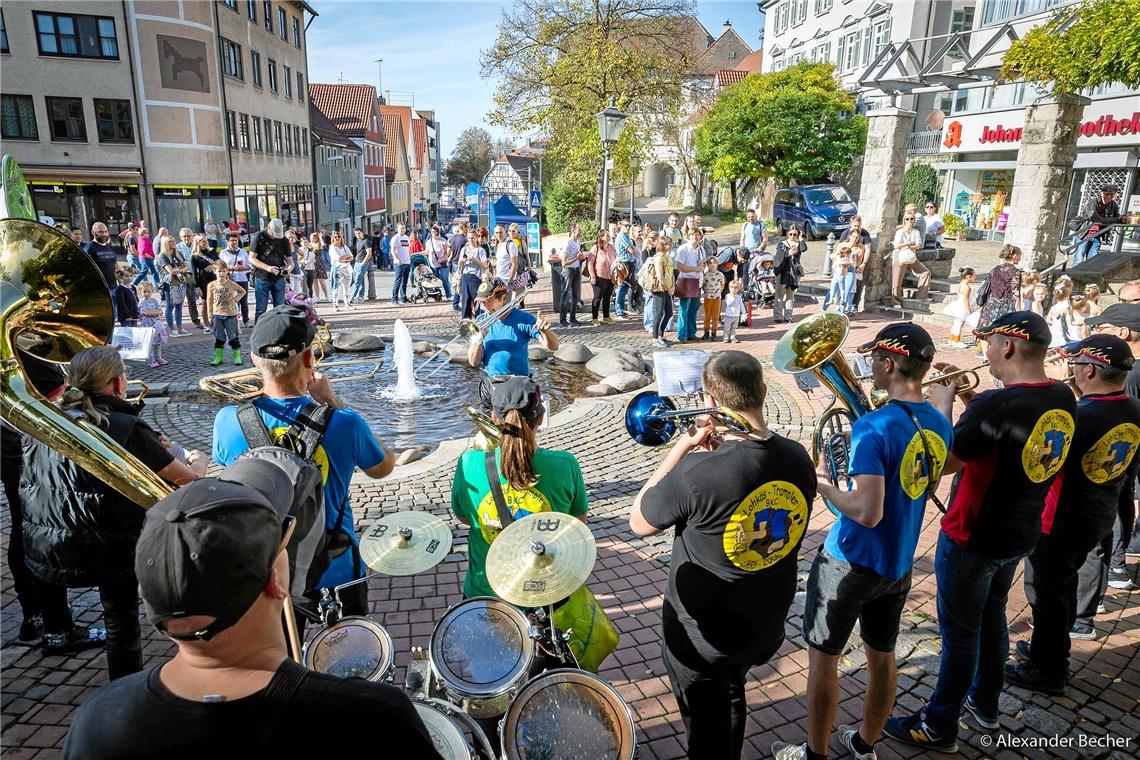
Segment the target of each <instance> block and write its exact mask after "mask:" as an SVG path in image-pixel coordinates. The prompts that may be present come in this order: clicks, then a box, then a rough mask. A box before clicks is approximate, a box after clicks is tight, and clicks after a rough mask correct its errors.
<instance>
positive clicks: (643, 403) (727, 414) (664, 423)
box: [625, 391, 752, 446]
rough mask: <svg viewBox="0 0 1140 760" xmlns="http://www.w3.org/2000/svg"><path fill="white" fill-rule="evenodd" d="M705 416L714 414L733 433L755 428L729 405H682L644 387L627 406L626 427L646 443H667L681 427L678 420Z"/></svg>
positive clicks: (635, 437) (658, 444) (642, 443)
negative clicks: (679, 406)
mask: <svg viewBox="0 0 1140 760" xmlns="http://www.w3.org/2000/svg"><path fill="white" fill-rule="evenodd" d="M704 416H709V417H711V418H713V419H714V420H716V421H717V423H719V424H720V425H722V426H724V427H725V428H727V429H728V430H730V431H731V432H733V433H751V432H752V425H750V424H749V422H748V420H746V419H744V417H742V416H740V415H739V414H737V413H736V412H734V411H732V410H731V409H729V408H727V407H724V406H719V407H705V408H702V409H678V408H677V404H676V402H675V401H673V400H672V399H671V398H669V397H668V396H662V395H661V394H659V393H657V392H655V391H642V392H641V393H639V394H637V395H636V396H634V397H633V398H632V399H630V400H629V404H628V405H627V406H626V408H625V430H626V432H627V433H629V435H630V437H631V438H633V440H635V441H637V442H638V443H640V444H641V445H642V446H663V445H665V444H666V443H668V442H669V441H670V440H671V439H672V438H673V436H675V435H676V434H677V432H678V431H679V430H681V426H680V425H678V424H677V423H678V422H680V421H681V420H691V419H693V418H695V417H704Z"/></svg>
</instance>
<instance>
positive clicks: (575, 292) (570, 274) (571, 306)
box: [558, 267, 582, 322]
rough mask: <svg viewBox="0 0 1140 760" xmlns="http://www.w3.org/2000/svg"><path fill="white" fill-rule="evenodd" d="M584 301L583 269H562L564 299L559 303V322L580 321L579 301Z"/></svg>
mask: <svg viewBox="0 0 1140 760" xmlns="http://www.w3.org/2000/svg"><path fill="white" fill-rule="evenodd" d="M580 300H582V269H581V268H580V267H574V268H570V267H562V298H561V299H559V301H558V321H559V322H577V321H578V301H580Z"/></svg>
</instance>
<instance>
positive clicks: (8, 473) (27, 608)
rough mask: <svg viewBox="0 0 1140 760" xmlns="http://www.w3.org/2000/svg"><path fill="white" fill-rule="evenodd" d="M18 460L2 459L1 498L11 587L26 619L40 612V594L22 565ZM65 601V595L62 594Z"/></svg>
mask: <svg viewBox="0 0 1140 760" xmlns="http://www.w3.org/2000/svg"><path fill="white" fill-rule="evenodd" d="M3 435H4V436H5V437H7V436H10V435H12V436H18V435H19V433H15V432H13V431H12V430H11V429H8V428H5V429H4V432H3ZM21 468H22V462H21V461H20V458H19V457H5V458H4V460H3V463H2V464H0V469H2V470H3V473H4V474H3V483H4V496H5V498H7V499H8V515H9V517H11V518H12V534H11V535H10V536H8V567H9V568H11V570H12V585H13V586H14V587H15V591H16V601H18V602H19V603H20V612H21V613H23V615H24V617H25V618H30V617H32V616H34V615H39V614H40V613H41V611H42V608H41V605H40V597H39V591H38V587H37V584H36V580H35V578H34V577H33V576H32V573H31V571H29V570H28V565H27V563H26V562H24V528H23V522H24V505H23V502H22V501H20V471H21ZM65 597H66V593H65Z"/></svg>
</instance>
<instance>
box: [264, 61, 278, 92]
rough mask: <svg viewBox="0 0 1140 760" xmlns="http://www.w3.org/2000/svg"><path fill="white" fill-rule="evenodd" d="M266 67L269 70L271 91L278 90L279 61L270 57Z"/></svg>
mask: <svg viewBox="0 0 1140 760" xmlns="http://www.w3.org/2000/svg"><path fill="white" fill-rule="evenodd" d="M266 68H267V69H268V71H269V91H270V92H277V61H275V60H273V59H272V58H270V59H269V61H268V66H267V67H266Z"/></svg>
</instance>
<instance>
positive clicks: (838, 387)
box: [772, 312, 872, 514]
mask: <svg viewBox="0 0 1140 760" xmlns="http://www.w3.org/2000/svg"><path fill="white" fill-rule="evenodd" d="M849 326H850V324H849V322H848V321H847V317H846V316H844V315H843V314H837V313H833V312H824V313H822V314H815V315H813V316H810V317H808V318H807V319H804V320H802V321H800V322H799V323H797V324H796V326H795V327H793V328H792V329H791V330H789V331H788V332H787V333H786V334H785V335H784V337H783V338H781V339H780V342H779V343H778V344H776V350H775V352H774V353H773V355H772V364H773V365H774V366H775V368H776V369H777V370H778V371H780V372H785V373H787V374H790V375H798V374H800V373H801V372H811V373H812V374H813V375H815V376H816V377H818V378H819V381H820V382H821V383H823V384H824V385H825V386H826V387H827V388H828V389H829V390H830V391H831V392H832V393H833V394H835V399H834V400H833V401H832V403H831V405H830V406H829V407H828V408H827V409H826V410H824V412H823V413H822V414H821V415H820V416H819V419H818V420H816V423H815V429H814V430H813V431H812V437H811V453H812V461H813V462H814V463H815V464H816V465H817V466H818V465H819V462H820V458H821V454H822V455H823V457H822V458H823V460H824V463H825V466H826V467H827V470H828V473H829V474H830V475H831V478H830V479H831V482H832V483H834V484H836V485H838V483H839V481H840V480H846V479H847V454H848V451H847V449H848V444H847V434H848V433H849V432H850V427H851V423H852V422H854V421H855V419H856V418H857V417H862V416H863V415H864V414H867V413H868V412H870V411H871V410H872V406H871V402H870V401H868V400H867V396H866V394H865V393H864V392H863V386H862V384H861V383H860V382H859V378H858V377H856V375H855V372H854V371H852V369H851V365H850V364H848V363H847V359H845V358H844V357H843V353H842V352H841V351H840V349H841V348H842V347H843V341H844V340H846V339H847V330H848V328H849ZM836 404H842V406H837V405H836ZM825 502H826V504H827V508H828V509H830V510H831V511H832V512H834V513H835V514H839V511H838V510H837V509H836V508H835V506H834V505H833V504H832V503H831V502H830V501H826V500H825Z"/></svg>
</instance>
